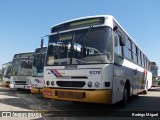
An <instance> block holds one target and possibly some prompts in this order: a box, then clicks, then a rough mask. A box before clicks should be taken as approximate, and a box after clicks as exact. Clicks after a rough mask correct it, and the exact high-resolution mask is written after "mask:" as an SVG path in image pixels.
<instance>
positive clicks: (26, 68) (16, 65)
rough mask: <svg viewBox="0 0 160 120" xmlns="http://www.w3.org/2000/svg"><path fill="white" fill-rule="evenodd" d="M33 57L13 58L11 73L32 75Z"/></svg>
mask: <svg viewBox="0 0 160 120" xmlns="http://www.w3.org/2000/svg"><path fill="white" fill-rule="evenodd" d="M32 64H33V58H30V57H29V58H22V59H14V60H13V68H12V75H13V76H14V75H27V76H30V75H32Z"/></svg>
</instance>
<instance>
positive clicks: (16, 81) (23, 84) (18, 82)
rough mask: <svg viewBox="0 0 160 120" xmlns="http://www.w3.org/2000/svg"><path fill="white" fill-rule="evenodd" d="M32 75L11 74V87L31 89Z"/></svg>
mask: <svg viewBox="0 0 160 120" xmlns="http://www.w3.org/2000/svg"><path fill="white" fill-rule="evenodd" d="M30 81H31V76H11V82H10V88H18V89H31V84H30Z"/></svg>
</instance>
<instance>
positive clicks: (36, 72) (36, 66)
mask: <svg viewBox="0 0 160 120" xmlns="http://www.w3.org/2000/svg"><path fill="white" fill-rule="evenodd" d="M44 60H45V53H43V54H36V55H34V62H33V76H43V66H44Z"/></svg>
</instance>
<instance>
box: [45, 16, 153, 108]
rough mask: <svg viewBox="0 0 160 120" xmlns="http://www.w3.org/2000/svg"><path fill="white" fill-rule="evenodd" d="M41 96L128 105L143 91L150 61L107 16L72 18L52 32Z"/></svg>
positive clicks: (147, 84)
mask: <svg viewBox="0 0 160 120" xmlns="http://www.w3.org/2000/svg"><path fill="white" fill-rule="evenodd" d="M44 80H45V85H44V90H43V96H44V97H45V98H53V99H57V100H68V101H78V102H92V103H105V104H114V103H117V102H119V101H121V104H122V105H124V106H125V105H126V104H127V101H128V99H129V97H130V96H132V95H135V94H138V93H140V92H144V93H147V91H148V89H149V88H151V84H152V73H151V66H150V61H149V59H148V58H147V56H146V55H145V54H144V52H143V51H142V50H141V49H140V47H139V46H138V45H137V44H136V43H135V42H134V41H133V39H132V38H131V37H130V36H129V35H128V34H127V32H126V31H125V30H124V29H123V28H122V27H121V25H120V24H119V23H118V22H117V21H116V20H115V19H114V17H112V16H110V15H102V16H91V17H84V18H79V19H74V20H70V21H67V22H64V23H61V24H58V25H56V26H53V27H52V28H51V34H50V35H49V43H48V49H47V54H46V62H45V66H44Z"/></svg>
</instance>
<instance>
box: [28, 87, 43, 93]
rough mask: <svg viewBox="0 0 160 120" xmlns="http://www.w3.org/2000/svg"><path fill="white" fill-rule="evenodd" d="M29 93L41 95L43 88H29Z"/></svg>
mask: <svg viewBox="0 0 160 120" xmlns="http://www.w3.org/2000/svg"><path fill="white" fill-rule="evenodd" d="M31 93H43V88H34V87H31Z"/></svg>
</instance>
